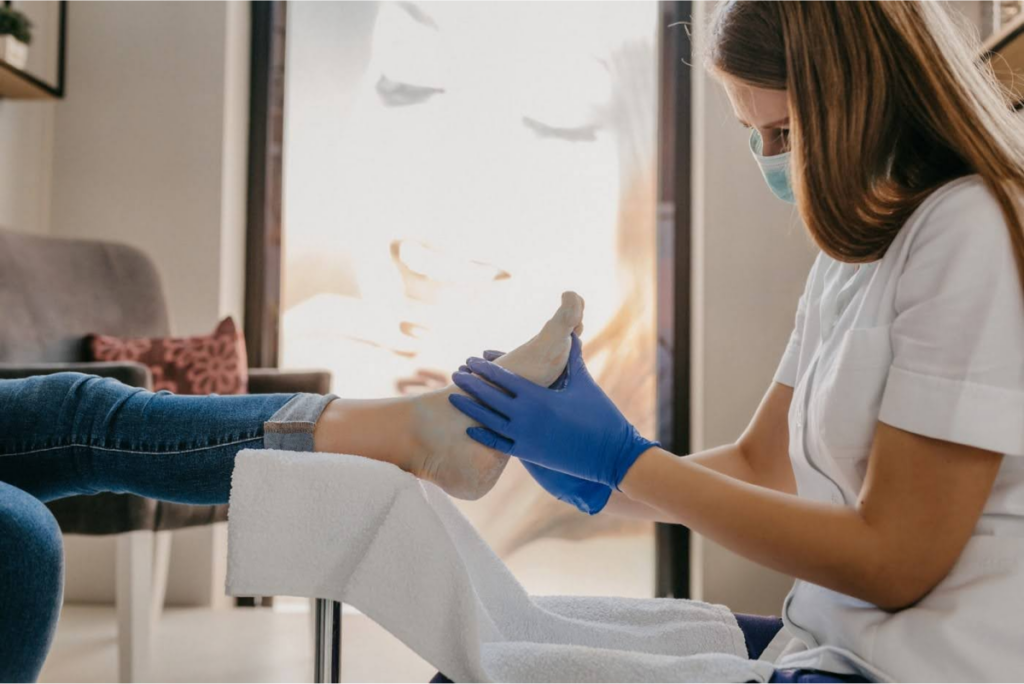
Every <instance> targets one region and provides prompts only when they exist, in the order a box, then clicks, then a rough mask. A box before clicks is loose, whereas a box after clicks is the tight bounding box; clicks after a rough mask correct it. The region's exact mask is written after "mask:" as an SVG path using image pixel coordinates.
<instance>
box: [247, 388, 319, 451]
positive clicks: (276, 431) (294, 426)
mask: <svg viewBox="0 0 1024 684" xmlns="http://www.w3.org/2000/svg"><path fill="white" fill-rule="evenodd" d="M337 398H338V397H337V396H336V395H334V394H307V393H305V392H303V393H301V394H296V395H295V396H294V397H292V398H291V399H289V400H288V403H286V404H285V405H284V406H282V407H281V408H279V409H278V410H277V412H276V413H275V414H274V415H272V416H271V417H270V420H268V421H267V422H266V423H264V424H263V446H264V448H266V449H283V450H285V451H313V431H314V430H315V429H316V423H317V421H318V420H320V414H322V413H323V412H324V409H325V408H327V405H328V404H329V403H331V402H332V401H334V400H335V399H337Z"/></svg>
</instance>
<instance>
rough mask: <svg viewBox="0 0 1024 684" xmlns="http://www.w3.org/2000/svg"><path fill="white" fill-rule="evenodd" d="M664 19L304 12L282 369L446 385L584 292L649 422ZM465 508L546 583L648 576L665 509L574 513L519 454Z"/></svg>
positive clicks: (528, 577)
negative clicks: (564, 298)
mask: <svg viewBox="0 0 1024 684" xmlns="http://www.w3.org/2000/svg"><path fill="white" fill-rule="evenodd" d="M657 16H658V14H657V4H656V3H654V2H636V3H618V2H564V3H563V2H522V3H519V2H517V3H504V2H493V3H492V2H473V3H447V2H421V3H412V2H381V3H296V4H294V5H291V6H290V7H289V16H288V34H287V60H286V65H287V66H286V69H287V75H286V86H285V94H286V95H285V97H286V109H285V122H286V123H285V127H286V130H285V132H284V139H285V149H284V157H285V188H284V203H285V204H284V226H285V228H284V253H285V258H284V265H283V283H282V287H283V300H284V303H283V311H282V319H281V346H282V358H281V363H282V366H283V367H286V368H287V367H322V368H327V369H330V370H331V371H332V372H333V374H334V392H335V393H337V394H339V395H342V396H346V397H351V398H376V397H386V396H395V395H399V394H412V393H415V392H421V391H425V390H431V389H435V388H438V387H442V386H444V385H447V384H449V382H450V375H451V373H452V372H453V371H454V370H455V369H456V368H457V367H458V366H459V365H460V364H461V363H463V362H464V360H465V359H466V357H468V356H471V355H480V354H481V352H482V351H483V350H485V349H497V350H509V349H512V348H514V347H516V346H518V345H519V344H521V343H523V342H525V341H526V340H528V339H529V338H530V337H532V336H533V335H534V334H535V333H536V332H537V331H538V330H539V329H540V327H541V326H542V325H543V323H544V321H546V320H547V318H548V317H550V315H551V314H552V313H553V312H554V311H555V309H556V308H557V307H558V304H559V301H560V293H561V292H562V291H563V290H574V291H576V292H578V293H580V294H581V295H582V296H583V297H584V299H585V300H586V315H585V318H584V324H585V328H586V329H585V332H584V335H583V340H584V344H585V355H586V358H587V363H588V365H589V367H590V369H591V372H592V373H593V374H594V376H595V377H596V378H597V380H598V382H599V383H600V384H601V386H602V387H603V388H604V389H605V391H606V392H607V393H608V394H609V396H611V398H612V399H613V400H614V401H615V402H616V404H617V405H618V406H619V407H620V408H621V409H622V410H623V412H624V413H625V414H626V416H627V418H629V419H630V420H631V421H632V422H634V424H636V425H637V427H638V428H639V429H640V430H641V431H642V432H643V433H644V434H651V435H653V434H654V433H655V425H654V414H655V353H656V351H655V348H656V343H655V311H654V284H655V283H654V278H655V275H654V261H655V220H656V183H655V181H656V162H657V153H656V135H657V131H656V128H657V77H658V74H657V54H656V35H657V33H656V28H657ZM461 506H462V508H463V510H464V512H465V513H466V514H467V516H468V517H469V518H470V519H471V520H472V521H473V523H474V524H475V525H476V526H477V527H478V529H479V530H480V531H481V533H482V534H483V535H484V537H485V538H486V539H487V540H488V542H489V543H491V545H492V546H493V547H494V548H495V550H496V551H497V552H498V553H499V554H500V555H501V556H502V557H503V558H504V559H505V560H506V562H507V563H509V565H510V567H511V568H512V569H513V571H514V572H516V574H517V576H519V578H520V580H521V581H523V582H524V584H526V586H527V588H528V589H530V590H531V591H535V592H537V593H576V594H580V593H594V594H617V595H631V596H647V595H650V594H651V592H652V591H653V578H654V570H653V568H654V541H653V530H652V527H651V526H650V525H648V524H640V523H632V522H623V521H621V520H616V519H613V518H609V517H608V516H596V517H593V518H591V517H588V516H586V515H583V514H580V513H578V512H577V511H575V510H574V509H572V508H570V507H568V506H566V505H565V504H562V503H560V502H558V501H556V500H554V499H552V498H551V497H550V496H548V495H547V494H546V493H545V492H544V491H543V490H541V489H540V488H539V487H537V486H536V485H535V484H534V483H533V481H532V480H531V478H530V477H529V476H528V474H527V473H526V472H525V470H523V469H522V468H521V467H520V466H519V464H518V463H516V462H515V459H513V460H512V463H510V465H509V468H508V469H507V471H506V472H505V474H504V475H503V477H502V479H501V480H500V481H499V483H498V485H497V486H496V488H495V489H494V490H493V491H492V492H491V493H490V494H489V495H487V496H486V497H484V498H483V499H481V500H480V501H477V502H473V503H464V504H461ZM595 567H601V568H602V570H601V572H596V571H595V570H594V568H595Z"/></svg>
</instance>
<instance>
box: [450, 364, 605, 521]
mask: <svg viewBox="0 0 1024 684" xmlns="http://www.w3.org/2000/svg"><path fill="white" fill-rule="evenodd" d="M504 355H505V352H499V351H490V350H488V351H485V352H484V359H485V360H487V361H496V360H497V359H499V358H501V357H502V356H504ZM568 368H569V366H568V365H566V371H568ZM566 371H563V372H562V374H561V375H560V376H558V379H557V380H555V381H554V382H553V383H552V384H551V385H550V386H549V389H554V390H560V389H564V388H565V381H566V377H567V372H566ZM459 372H462V373H472V371H471V370H470V369H469V366H459ZM466 432H467V433H468V434H469V436H470V437H472V438H473V439H475V440H476V441H478V442H480V443H481V444H484V445H490V444H491V443H496V439H495V438H497V435H495V434H494V433H493V432H491V431H490V430H488V429H487V428H482V427H471V428H469V429H468V430H467V431H466ZM492 448H494V447H492ZM521 462H522V464H523V467H524V468H526V472H528V473H530V476H531V477H533V479H534V480H535V481H536V482H537V484H539V485H540V486H541V487H543V488H544V491H546V492H547V493H548V494H550V495H551V496H553V497H555V498H556V499H558V500H559V501H564V502H565V503H567V504H569V505H571V506H575V507H576V508H577V509H579V510H580V511H582V512H583V513H587V514H589V515H597V514H598V513H600V512H601V511H602V510H603V509H604V507H605V505H606V504H607V503H608V499H609V498H610V497H611V495H612V490H611V487H608V486H607V485H603V484H599V483H597V482H591V481H590V480H582V479H580V478H578V477H573V476H572V475H566V474H565V473H560V472H558V471H557V470H551V469H549V468H545V467H544V466H539V465H537V464H536V463H531V462H530V461H526V460H523V461H521Z"/></svg>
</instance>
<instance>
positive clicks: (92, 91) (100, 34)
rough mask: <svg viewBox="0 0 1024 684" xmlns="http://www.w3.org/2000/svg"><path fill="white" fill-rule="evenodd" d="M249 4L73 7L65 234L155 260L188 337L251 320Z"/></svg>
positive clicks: (61, 144)
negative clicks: (228, 321)
mask: <svg viewBox="0 0 1024 684" xmlns="http://www.w3.org/2000/svg"><path fill="white" fill-rule="evenodd" d="M248 9H249V8H248V4H247V3H224V2H199V3H177V2H88V3H76V4H75V5H74V6H72V7H71V8H70V11H69V15H70V17H69V35H68V57H67V78H68V89H67V97H66V98H65V100H64V101H63V102H61V103H60V104H59V106H58V107H57V115H56V124H55V142H54V161H53V210H52V217H51V232H52V233H53V234H55V235H62V236H74V237H90V238H103V239H110V240H116V241H120V242H126V243H129V244H132V245H135V246H137V247H140V248H142V249H143V250H144V251H145V252H147V253H148V254H150V256H152V257H153V258H154V259H156V261H157V263H158V265H159V268H160V271H161V273H162V276H163V280H164V284H165V286H166V289H167V295H168V300H169V306H170V312H171V323H172V329H173V332H175V333H176V334H192V333H201V332H207V331H209V330H212V328H213V326H214V325H215V324H216V322H217V319H218V318H219V317H220V316H221V315H223V314H227V313H231V314H234V315H236V316H240V315H241V313H242V279H243V278H242V273H243V260H244V221H245V182H246V176H245V164H246V157H245V149H246V145H247V135H248V132H247V128H246V126H247V122H248V109H247V108H248V40H249V30H248V20H249V17H248Z"/></svg>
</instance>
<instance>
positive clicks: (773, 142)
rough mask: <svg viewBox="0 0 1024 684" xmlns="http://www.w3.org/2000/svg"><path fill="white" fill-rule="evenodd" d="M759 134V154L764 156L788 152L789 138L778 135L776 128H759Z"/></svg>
mask: <svg viewBox="0 0 1024 684" xmlns="http://www.w3.org/2000/svg"><path fill="white" fill-rule="evenodd" d="M758 133H759V134H760V135H761V154H763V155H764V156H766V157H774V156H775V155H778V154H785V153H786V152H789V139H788V138H787V137H786V136H784V135H780V134H779V131H778V130H777V129H772V130H759V131H758Z"/></svg>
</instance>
